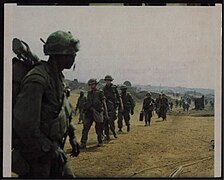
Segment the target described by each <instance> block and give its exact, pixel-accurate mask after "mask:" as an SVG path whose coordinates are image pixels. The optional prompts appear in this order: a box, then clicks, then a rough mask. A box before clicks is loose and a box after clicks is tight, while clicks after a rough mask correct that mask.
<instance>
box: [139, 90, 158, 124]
mask: <svg viewBox="0 0 224 180" xmlns="http://www.w3.org/2000/svg"><path fill="white" fill-rule="evenodd" d="M154 103H155V101H154V100H153V99H152V98H151V93H147V94H146V97H145V99H144V101H143V106H142V110H143V111H144V113H145V126H147V122H148V125H149V126H150V122H151V117H152V111H153V109H154Z"/></svg>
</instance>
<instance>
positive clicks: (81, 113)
mask: <svg viewBox="0 0 224 180" xmlns="http://www.w3.org/2000/svg"><path fill="white" fill-rule="evenodd" d="M85 103H86V97H85V96H84V95H83V96H79V98H78V101H77V104H76V108H75V110H76V111H77V109H79V123H81V122H82V121H83V119H84V105H85Z"/></svg>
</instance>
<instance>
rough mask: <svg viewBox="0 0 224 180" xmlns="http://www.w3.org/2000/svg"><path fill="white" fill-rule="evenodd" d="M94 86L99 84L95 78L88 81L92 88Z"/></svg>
mask: <svg viewBox="0 0 224 180" xmlns="http://www.w3.org/2000/svg"><path fill="white" fill-rule="evenodd" d="M92 84H98V82H97V80H96V79H95V78H91V79H89V81H88V85H89V86H90V85H92Z"/></svg>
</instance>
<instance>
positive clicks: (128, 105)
mask: <svg viewBox="0 0 224 180" xmlns="http://www.w3.org/2000/svg"><path fill="white" fill-rule="evenodd" d="M121 99H122V102H123V105H124V110H123V112H121V111H119V112H118V128H119V129H122V127H123V122H122V121H123V118H124V121H125V125H126V126H127V130H128V131H129V128H130V113H131V114H133V113H134V107H135V102H134V100H133V98H132V96H131V94H130V93H127V92H125V93H121Z"/></svg>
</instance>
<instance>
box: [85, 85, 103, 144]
mask: <svg viewBox="0 0 224 180" xmlns="http://www.w3.org/2000/svg"><path fill="white" fill-rule="evenodd" d="M104 100H105V96H104V93H103V91H101V90H98V89H97V90H96V91H92V90H91V91H88V94H87V102H86V105H85V110H84V112H85V118H84V120H83V130H82V138H81V143H82V145H83V144H84V145H85V144H86V143H87V139H88V132H89V130H90V128H91V126H92V124H93V121H95V129H96V134H97V140H98V142H99V143H102V133H103V118H104V117H103V113H104V108H103V101H104Z"/></svg>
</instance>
